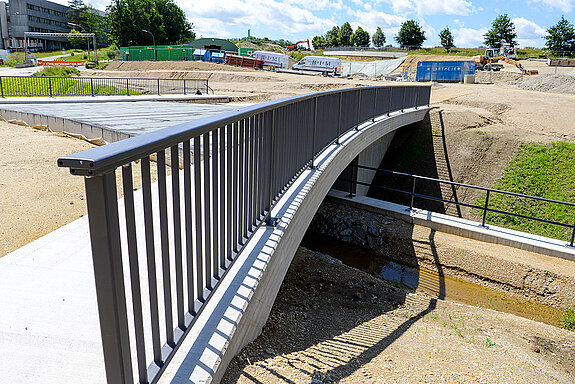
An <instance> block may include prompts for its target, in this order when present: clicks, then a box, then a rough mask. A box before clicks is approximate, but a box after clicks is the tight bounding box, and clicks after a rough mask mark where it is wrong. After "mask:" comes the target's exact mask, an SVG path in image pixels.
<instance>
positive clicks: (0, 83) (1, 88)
mask: <svg viewBox="0 0 575 384" xmlns="http://www.w3.org/2000/svg"><path fill="white" fill-rule="evenodd" d="M0 93H2V97H4V85H3V84H2V76H0Z"/></svg>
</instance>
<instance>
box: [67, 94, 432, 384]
mask: <svg viewBox="0 0 575 384" xmlns="http://www.w3.org/2000/svg"><path fill="white" fill-rule="evenodd" d="M429 95H430V87H429V86H419V85H408V86H406V85H400V86H395V85H394V86H387V87H362V88H353V89H346V90H337V91H328V92H321V93H316V94H310V95H304V96H298V97H293V98H288V99H283V100H279V101H274V102H269V103H263V104H260V105H257V106H252V107H247V108H244V109H242V110H240V111H235V112H229V113H224V114H220V115H218V116H216V117H210V118H206V119H203V120H197V121H195V122H193V123H186V124H181V125H178V126H175V127H171V128H168V129H165V130H162V131H157V132H152V133H149V134H146V135H142V136H138V137H135V138H130V139H127V140H123V141H120V142H116V143H112V144H109V145H106V146H103V147H98V148H94V149H91V150H88V151H85V152H81V153H78V154H75V155H71V156H66V157H64V158H61V159H59V160H58V163H59V165H60V166H65V167H69V168H70V170H71V172H72V174H76V175H83V176H86V179H85V181H86V191H87V203H88V217H89V223H90V236H91V244H92V254H93V262H94V272H95V279H96V291H97V299H98V307H99V316H100V325H101V331H102V342H103V348H104V359H105V364H106V375H107V380H108V382H109V383H133V382H140V383H145V382H161V383H164V382H182V383H188V382H211V381H213V380H215V381H216V382H217V381H218V380H219V378H220V377H221V375H222V374H223V371H224V370H225V368H226V366H227V363H228V362H229V360H230V359H231V357H232V356H233V355H234V354H235V353H236V352H237V351H239V349H240V348H241V347H242V346H243V345H245V344H246V343H248V342H249V341H251V340H253V338H255V337H256V336H257V335H258V334H259V333H260V331H261V327H262V326H263V324H264V322H265V320H266V319H267V316H268V314H269V310H270V309H271V305H272V303H273V301H274V299H275V296H276V294H277V290H278V289H279V286H280V285H281V281H282V280H283V277H284V275H285V272H286V271H287V267H288V266H289V264H290V262H291V258H292V257H293V254H294V252H295V249H296V248H297V246H298V244H299V242H300V240H301V237H302V236H303V234H304V232H305V229H306V228H307V226H308V224H309V222H310V221H311V218H312V217H313V214H314V213H315V210H316V209H317V208H318V207H319V204H320V203H321V201H322V200H323V198H324V197H325V195H326V194H327V192H328V190H329V189H330V187H331V185H332V184H333V182H334V181H335V180H336V178H337V177H338V176H339V174H340V173H341V171H342V170H343V169H344V168H345V167H346V166H347V165H348V164H349V163H350V162H351V161H352V160H353V159H354V158H355V157H356V156H358V155H359V153H360V152H362V151H363V150H364V149H365V148H367V147H368V146H369V145H371V144H372V143H374V142H376V141H377V140H379V139H381V138H382V137H384V136H385V135H387V134H390V133H392V132H393V131H394V130H395V129H397V128H400V127H403V126H405V125H408V124H411V123H414V122H417V121H421V120H422V119H423V117H424V116H425V114H426V113H427V110H428V103H429ZM180 154H181V155H183V161H182V159H181V158H180ZM152 155H154V156H155V157H156V158H157V170H158V171H157V173H156V172H154V173H152V172H151V165H150V157H151V156H152ZM135 161H137V162H139V163H140V164H141V172H140V173H139V175H136V176H141V180H142V186H143V187H142V190H141V191H138V192H136V193H134V192H133V190H134V176H135V174H134V173H135V172H134V170H133V167H132V163H133V162H135ZM119 168H121V175H122V178H121V185H122V186H121V187H119V186H117V185H116V170H117V169H119ZM154 178H157V183H152V179H154ZM119 193H123V195H124V198H123V200H122V201H121V203H120V204H119V203H118V200H117V196H118V194H119ZM266 224H267V226H266ZM256 288H257V289H256ZM134 377H135V378H134Z"/></svg>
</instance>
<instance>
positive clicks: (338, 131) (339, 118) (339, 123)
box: [335, 91, 343, 145]
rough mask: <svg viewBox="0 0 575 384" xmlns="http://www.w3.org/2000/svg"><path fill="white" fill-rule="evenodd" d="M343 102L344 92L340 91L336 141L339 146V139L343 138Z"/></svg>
mask: <svg viewBox="0 0 575 384" xmlns="http://www.w3.org/2000/svg"><path fill="white" fill-rule="evenodd" d="M342 102H343V91H339V110H338V117H337V139H335V143H336V144H337V145H339V138H340V136H341V108H342V105H343V104H342Z"/></svg>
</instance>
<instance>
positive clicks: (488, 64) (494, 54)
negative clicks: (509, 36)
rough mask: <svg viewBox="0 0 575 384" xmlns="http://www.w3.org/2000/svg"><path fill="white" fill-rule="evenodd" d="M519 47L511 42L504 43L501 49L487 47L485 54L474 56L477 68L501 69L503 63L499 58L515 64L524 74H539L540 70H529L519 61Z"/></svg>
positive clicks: (486, 69)
mask: <svg viewBox="0 0 575 384" xmlns="http://www.w3.org/2000/svg"><path fill="white" fill-rule="evenodd" d="M516 58H517V48H515V47H511V46H510V45H509V44H506V43H503V44H501V47H500V48H499V49H493V48H487V49H486V50H485V54H483V55H477V56H473V60H475V69H476V70H479V71H499V70H501V69H502V68H503V64H500V63H499V60H502V61H505V62H506V63H507V64H511V65H514V66H515V67H516V68H517V69H519V70H520V71H521V73H522V74H524V75H537V74H539V71H536V70H529V69H525V68H523V66H522V65H521V64H520V63H519V62H517V61H516V60H514V59H516Z"/></svg>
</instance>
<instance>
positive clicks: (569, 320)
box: [561, 307, 575, 331]
mask: <svg viewBox="0 0 575 384" xmlns="http://www.w3.org/2000/svg"><path fill="white" fill-rule="evenodd" d="M561 328H564V329H567V330H568V331H575V307H571V308H567V309H566V310H565V312H564V313H563V317H562V318H561Z"/></svg>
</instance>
